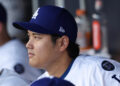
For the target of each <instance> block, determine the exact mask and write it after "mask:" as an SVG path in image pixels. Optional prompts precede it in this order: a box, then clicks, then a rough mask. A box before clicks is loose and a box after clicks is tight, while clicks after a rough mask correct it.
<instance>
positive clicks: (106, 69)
mask: <svg viewBox="0 0 120 86" xmlns="http://www.w3.org/2000/svg"><path fill="white" fill-rule="evenodd" d="M94 65H95V68H93V70H92V72H91V74H92V75H93V76H91V84H92V86H120V63H119V62H116V61H114V60H110V59H102V60H98V61H96V64H94Z"/></svg>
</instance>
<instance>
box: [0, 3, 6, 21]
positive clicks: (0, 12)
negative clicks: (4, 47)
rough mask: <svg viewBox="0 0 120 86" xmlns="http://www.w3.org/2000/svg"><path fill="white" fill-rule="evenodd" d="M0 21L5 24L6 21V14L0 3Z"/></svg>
mask: <svg viewBox="0 0 120 86" xmlns="http://www.w3.org/2000/svg"><path fill="white" fill-rule="evenodd" d="M0 21H1V22H3V23H6V21H7V12H6V9H5V8H4V6H3V5H2V4H1V3H0Z"/></svg>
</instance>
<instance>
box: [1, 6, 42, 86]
mask: <svg viewBox="0 0 120 86" xmlns="http://www.w3.org/2000/svg"><path fill="white" fill-rule="evenodd" d="M6 27H7V13H6V10H5V8H4V7H3V5H2V4H0V86H24V85H25V84H29V83H31V81H33V80H34V79H35V78H36V77H37V76H38V75H39V74H40V71H38V70H37V69H35V68H32V67H30V66H29V63H28V54H27V50H26V48H25V46H24V44H23V43H22V42H21V41H20V40H18V39H12V38H10V36H9V35H8V32H7V28H6Z"/></svg>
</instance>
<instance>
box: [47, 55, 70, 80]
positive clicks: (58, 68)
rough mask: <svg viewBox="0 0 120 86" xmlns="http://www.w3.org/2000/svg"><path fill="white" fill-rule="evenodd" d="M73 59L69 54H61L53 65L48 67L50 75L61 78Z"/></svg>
mask: <svg viewBox="0 0 120 86" xmlns="http://www.w3.org/2000/svg"><path fill="white" fill-rule="evenodd" d="M71 61H72V59H71V58H70V57H69V56H68V55H64V56H61V57H59V59H57V60H56V61H55V62H54V63H53V64H52V65H51V66H49V68H47V71H48V73H49V74H50V75H52V76H55V77H58V78H59V77H61V76H62V75H63V74H64V72H65V71H66V69H67V68H68V66H69V65H70V63H71Z"/></svg>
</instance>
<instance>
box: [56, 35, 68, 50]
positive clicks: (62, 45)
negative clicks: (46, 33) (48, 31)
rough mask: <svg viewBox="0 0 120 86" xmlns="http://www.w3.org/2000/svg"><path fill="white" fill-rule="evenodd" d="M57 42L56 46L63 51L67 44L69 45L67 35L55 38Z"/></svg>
mask: <svg viewBox="0 0 120 86" xmlns="http://www.w3.org/2000/svg"><path fill="white" fill-rule="evenodd" d="M57 43H58V47H59V50H60V51H64V50H66V49H67V47H68V45H69V38H68V36H62V37H61V38H59V39H58V40H57Z"/></svg>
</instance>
